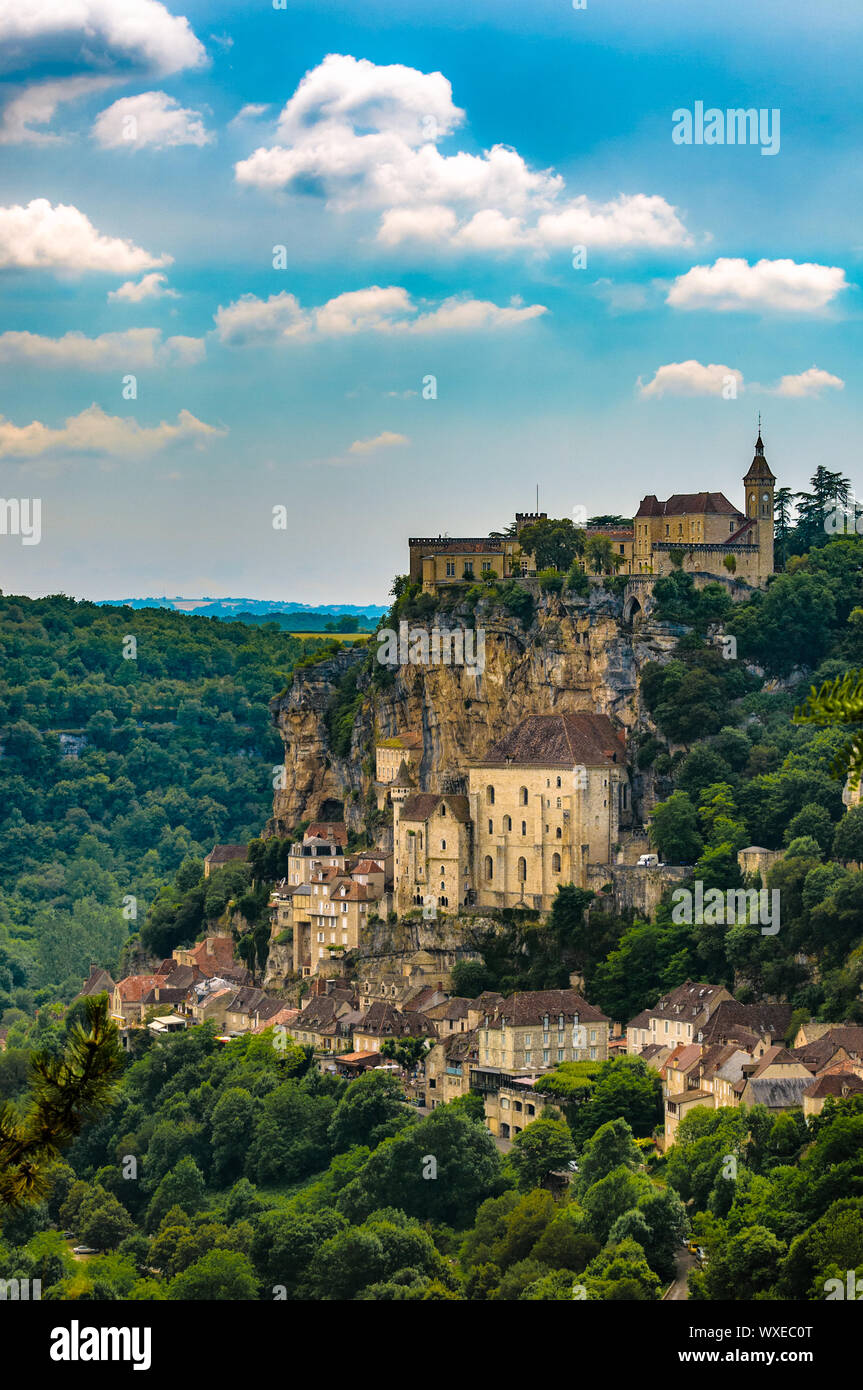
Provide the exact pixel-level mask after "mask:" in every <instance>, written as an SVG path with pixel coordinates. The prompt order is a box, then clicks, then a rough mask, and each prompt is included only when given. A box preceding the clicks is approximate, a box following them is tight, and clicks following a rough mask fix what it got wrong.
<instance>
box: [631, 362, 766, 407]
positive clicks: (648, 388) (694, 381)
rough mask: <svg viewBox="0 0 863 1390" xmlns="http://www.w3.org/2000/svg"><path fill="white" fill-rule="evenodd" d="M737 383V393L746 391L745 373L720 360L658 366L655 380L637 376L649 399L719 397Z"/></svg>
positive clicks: (645, 397) (669, 363) (644, 397)
mask: <svg viewBox="0 0 863 1390" xmlns="http://www.w3.org/2000/svg"><path fill="white" fill-rule="evenodd" d="M732 382H733V383H735V388H734V389H735V392H737V391H742V390H743V373H742V372H740V371H738V370H737V368H736V367H726V366H724V365H723V363H721V362H710V363H709V364H708V365H707V366H705V365H704V363H703V362H696V361H695V360H694V359H692V358H690V360H689V361H688V362H667V363H666V364H665V366H664V367H658V368H657V370H656V373H655V374H654V376H653V378H652V380H650V381H648V382H644V381H643V380H642V379H641V377H639V379H638V390H639V393H640V394H641V396H642V398H643V399H645V400H647V399H650V398H651V397H659V396H720V397H721V395H722V392H723V391H724V390H726V391H727V389H728V387H729V386H730V385H731V383H732Z"/></svg>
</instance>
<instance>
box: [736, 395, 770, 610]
mask: <svg viewBox="0 0 863 1390" xmlns="http://www.w3.org/2000/svg"><path fill="white" fill-rule="evenodd" d="M743 486H744V488H745V490H746V519H747V521H754V522H755V526H754V528H753V536H752V541H753V543H754V544H755V545H757V546H758V582H759V584H764V583H765V582H766V581H767V578H768V576H769V575H771V574H772V573H773V493H774V490H775V488H776V479H775V478H774V476H773V474H772V473H771V471H770V465H769V464H768V462H767V459H766V458H765V457H764V441H763V440H762V438H761V416H760V415H759V417H758V439H757V440H756V442H755V457H754V458H753V460H752V462H751V464H750V465H749V472H748V473H747V474H746V476H745V477H744V479H743Z"/></svg>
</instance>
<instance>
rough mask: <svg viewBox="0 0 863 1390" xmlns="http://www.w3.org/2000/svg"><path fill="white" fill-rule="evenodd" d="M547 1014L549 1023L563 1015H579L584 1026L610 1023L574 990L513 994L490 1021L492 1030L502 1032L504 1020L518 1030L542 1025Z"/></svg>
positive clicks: (570, 1017) (546, 990)
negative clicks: (529, 1024)
mask: <svg viewBox="0 0 863 1390" xmlns="http://www.w3.org/2000/svg"><path fill="white" fill-rule="evenodd" d="M546 1014H548V1016H549V1018H550V1019H552V1018H557V1017H558V1016H559V1015H560V1014H563V1016H564V1019H567V1020H570V1019H572V1017H573V1015H574V1014H578V1017H579V1022H581V1023H610V1022H611V1019H610V1018H609V1017H608V1015H607V1014H604V1013H603V1012H602V1010H601V1009H597V1008H596V1007H595V1006H594V1005H593V1004H588V1002H587V1000H586V999H583V998H582V997H581V995H580V994H578V993H577V992H576V990H574V989H537V990H527V991H524V992H521V993H518V994H511V995H510V996H509V998H507V999H504V1001H503V1003H502V1004H501V1005H500V1007H499V1009H498V1010H497V1014H496V1017H495V1019H494V1020H492V1019H489V1027H491V1028H499V1027H500V1021H501V1019H506V1021H507V1023H508V1024H515V1025H517V1026H519V1027H520V1026H522V1025H523V1024H528V1023H539V1022H541V1020H542V1019H543V1018H544V1017H545V1015H546Z"/></svg>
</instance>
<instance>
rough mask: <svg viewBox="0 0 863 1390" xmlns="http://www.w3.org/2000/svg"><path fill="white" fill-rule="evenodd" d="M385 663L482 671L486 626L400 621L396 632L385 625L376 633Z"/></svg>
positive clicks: (379, 653) (380, 652)
mask: <svg viewBox="0 0 863 1390" xmlns="http://www.w3.org/2000/svg"><path fill="white" fill-rule="evenodd" d="M375 635H376V637H377V640H378V644H379V645H378V650H377V658H378V661H379V662H380V664H381V665H382V666H464V667H466V668H467V669H468V670H469V671H473V672H475V673H476V674H477V675H482V673H483V671H484V670H485V629H484V628H481V627H478V628H471V627H469V628H463V627H452V628H446V627H444V628H441V627H432V628H424V627H412V628H409V627H408V625H407V623H406V622H401V623H399V630H398V632H395V631H394V630H393V629H392V628H391V627H382V628H381V629H380V631H379V632H377V633H376V634H375Z"/></svg>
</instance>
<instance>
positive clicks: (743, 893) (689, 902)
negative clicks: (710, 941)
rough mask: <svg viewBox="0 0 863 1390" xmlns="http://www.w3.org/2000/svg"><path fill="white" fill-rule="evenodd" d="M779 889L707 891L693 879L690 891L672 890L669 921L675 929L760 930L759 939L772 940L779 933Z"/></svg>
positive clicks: (684, 889) (698, 881)
mask: <svg viewBox="0 0 863 1390" xmlns="http://www.w3.org/2000/svg"><path fill="white" fill-rule="evenodd" d="M779 897H780V893H779V889H778V888H773V889H767V888H729V889H728V890H727V891H726V892H723V891H722V889H721V888H708V890H707V892H706V893H705V891H704V883H703V880H702V879H700V878H699V879H696V882H695V887H694V891H693V889H692V888H675V890H674V892H673V893H672V895H671V902H672V911H671V920H672V922H674V923H675V925H677V926H679V925H680V924H681V923H685V924H686V925H687V926H692V924H693V923H695V924H696V925H698V926H701V925H702V924H705V925H707V926H718V925H721V924H727V925H728V926H737V925H740V926H752V927H758V926H760V927H761V935H762V936H775V935H776V933H777V932H778V931H779V923H780V914H779Z"/></svg>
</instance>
